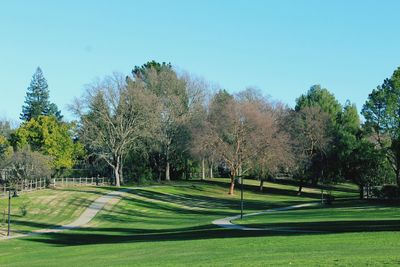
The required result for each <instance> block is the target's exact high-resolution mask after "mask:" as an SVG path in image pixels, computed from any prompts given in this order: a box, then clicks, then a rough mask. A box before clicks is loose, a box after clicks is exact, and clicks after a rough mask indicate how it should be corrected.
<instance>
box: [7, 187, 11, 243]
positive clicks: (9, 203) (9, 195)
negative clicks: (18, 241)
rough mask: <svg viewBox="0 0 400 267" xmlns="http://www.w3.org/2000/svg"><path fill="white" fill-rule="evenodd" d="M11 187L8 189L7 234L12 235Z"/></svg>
mask: <svg viewBox="0 0 400 267" xmlns="http://www.w3.org/2000/svg"><path fill="white" fill-rule="evenodd" d="M10 213H11V189H10V188H9V189H8V227H7V236H10V226H11V220H10V219H11V215H10Z"/></svg>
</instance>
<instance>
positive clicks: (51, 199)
mask: <svg viewBox="0 0 400 267" xmlns="http://www.w3.org/2000/svg"><path fill="white" fill-rule="evenodd" d="M111 189H112V190H114V188H111ZM109 190H110V189H107V188H100V187H65V188H58V189H46V190H40V191H34V192H29V193H22V194H20V195H19V196H18V197H16V198H11V204H12V205H11V222H12V227H11V229H12V232H13V233H15V232H19V233H21V232H22V233H24V232H27V231H32V230H36V229H43V228H47V227H54V226H60V225H63V224H67V223H69V222H71V221H73V220H74V219H76V218H77V217H78V216H79V215H80V214H81V213H82V212H83V211H84V209H85V208H86V207H88V206H89V205H90V203H92V201H93V200H95V199H96V198H98V197H100V196H101V195H103V194H105V193H106V192H107V191H109ZM7 205H8V199H7V198H1V199H0V212H1V215H2V216H1V228H0V231H1V234H3V235H4V234H5V231H6V228H7V225H6V223H5V222H6V221H5V219H6V218H5V217H6V215H5V214H6V213H7V211H8V206H7ZM24 210H26V213H25V212H24Z"/></svg>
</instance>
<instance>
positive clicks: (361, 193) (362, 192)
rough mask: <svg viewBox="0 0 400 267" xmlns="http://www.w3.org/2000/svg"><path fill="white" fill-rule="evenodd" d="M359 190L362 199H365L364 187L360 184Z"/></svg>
mask: <svg viewBox="0 0 400 267" xmlns="http://www.w3.org/2000/svg"><path fill="white" fill-rule="evenodd" d="M358 192H359V197H360V199H364V187H363V186H362V185H359V186H358Z"/></svg>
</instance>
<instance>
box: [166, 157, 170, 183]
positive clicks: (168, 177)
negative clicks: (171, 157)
mask: <svg viewBox="0 0 400 267" xmlns="http://www.w3.org/2000/svg"><path fill="white" fill-rule="evenodd" d="M170 180H171V178H170V176H169V161H167V166H166V167H165V181H170Z"/></svg>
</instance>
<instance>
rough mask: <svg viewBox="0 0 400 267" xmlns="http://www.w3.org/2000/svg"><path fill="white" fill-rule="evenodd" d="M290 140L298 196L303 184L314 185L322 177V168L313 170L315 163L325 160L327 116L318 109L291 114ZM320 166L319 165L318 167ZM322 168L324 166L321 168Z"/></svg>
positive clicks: (312, 108)
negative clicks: (310, 183)
mask: <svg viewBox="0 0 400 267" xmlns="http://www.w3.org/2000/svg"><path fill="white" fill-rule="evenodd" d="M289 123H290V125H292V127H291V139H292V142H293V151H294V153H295V155H296V156H295V159H296V166H297V167H296V169H295V175H294V177H295V178H296V179H298V180H300V185H299V192H298V193H299V194H301V190H302V187H303V184H304V183H305V182H306V181H308V180H312V181H314V183H315V182H316V181H317V179H318V178H319V177H320V176H323V170H324V169H323V168H315V167H316V165H315V164H314V163H315V162H319V161H323V160H324V158H326V155H327V151H328V148H329V144H330V142H331V141H332V137H331V135H330V132H329V129H330V127H331V126H330V119H329V115H328V114H327V113H325V112H323V111H322V110H321V109H320V108H319V107H305V108H303V109H301V110H299V111H297V112H293V113H292V116H291V117H290V122H289ZM320 166H321V165H320ZM322 167H324V166H322Z"/></svg>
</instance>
